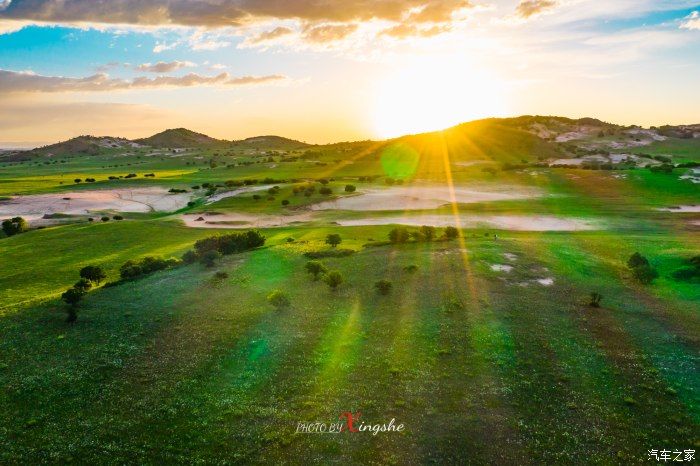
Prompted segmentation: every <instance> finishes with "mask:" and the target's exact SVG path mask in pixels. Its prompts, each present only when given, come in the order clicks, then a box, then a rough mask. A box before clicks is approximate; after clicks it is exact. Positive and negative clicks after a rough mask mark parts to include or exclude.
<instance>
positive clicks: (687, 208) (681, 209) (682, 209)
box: [656, 205, 700, 214]
mask: <svg viewBox="0 0 700 466" xmlns="http://www.w3.org/2000/svg"><path fill="white" fill-rule="evenodd" d="M656 210H659V211H661V212H676V213H681V214H683V213H698V212H700V205H679V206H673V207H665V208H663V209H656Z"/></svg>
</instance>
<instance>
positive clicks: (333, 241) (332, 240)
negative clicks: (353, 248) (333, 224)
mask: <svg viewBox="0 0 700 466" xmlns="http://www.w3.org/2000/svg"><path fill="white" fill-rule="evenodd" d="M342 242H343V239H342V238H341V237H340V235H339V234H337V233H332V234H330V235H328V236H326V244H328V245H330V246H331V247H332V248H335V247H337V246H338V245H339V244H340V243H342Z"/></svg>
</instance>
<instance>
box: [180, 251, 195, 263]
mask: <svg viewBox="0 0 700 466" xmlns="http://www.w3.org/2000/svg"><path fill="white" fill-rule="evenodd" d="M182 262H184V263H185V264H194V263H195V262H197V253H196V252H194V251H192V250H191V249H190V250H189V251H187V252H186V253H184V254H183V255H182Z"/></svg>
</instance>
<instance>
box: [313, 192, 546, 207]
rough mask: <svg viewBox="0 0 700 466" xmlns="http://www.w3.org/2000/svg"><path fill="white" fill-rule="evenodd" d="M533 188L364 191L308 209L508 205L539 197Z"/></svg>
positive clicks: (538, 193)
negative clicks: (492, 203) (519, 200)
mask: <svg viewBox="0 0 700 466" xmlns="http://www.w3.org/2000/svg"><path fill="white" fill-rule="evenodd" d="M542 195H543V193H542V192H541V191H540V190H537V189H535V188H528V187H522V186H501V187H499V189H498V190H496V189H495V187H489V188H483V189H472V188H465V187H455V188H454V191H452V190H451V189H450V188H449V187H448V186H405V187H404V186H401V187H392V188H386V189H371V190H364V191H363V192H362V193H361V194H358V195H356V196H349V197H343V198H340V199H336V200H333V201H328V202H322V203H320V204H316V205H314V206H311V209H312V210H354V211H379V210H398V211H406V210H424V209H436V208H438V207H440V206H443V205H445V204H450V203H453V202H456V203H459V204H473V203H477V202H491V201H510V200H518V199H530V198H534V197H539V196H542Z"/></svg>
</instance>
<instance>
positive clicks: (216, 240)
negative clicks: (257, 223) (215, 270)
mask: <svg viewBox="0 0 700 466" xmlns="http://www.w3.org/2000/svg"><path fill="white" fill-rule="evenodd" d="M264 244H265V237H264V236H263V235H262V234H261V233H260V232H259V231H258V230H249V231H245V232H241V233H232V234H229V235H220V236H210V237H209V238H204V239H200V240H199V241H197V242H196V243H194V250H190V251H187V252H186V253H185V254H184V255H183V256H182V260H183V261H184V262H185V263H186V264H192V263H194V262H197V261H200V262H201V263H202V264H204V265H205V266H207V267H213V266H214V264H215V262H216V260H217V259H218V258H220V257H221V256H225V255H229V254H235V253H239V252H244V251H248V250H250V249H255V248H259V247H260V246H262V245H264Z"/></svg>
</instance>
